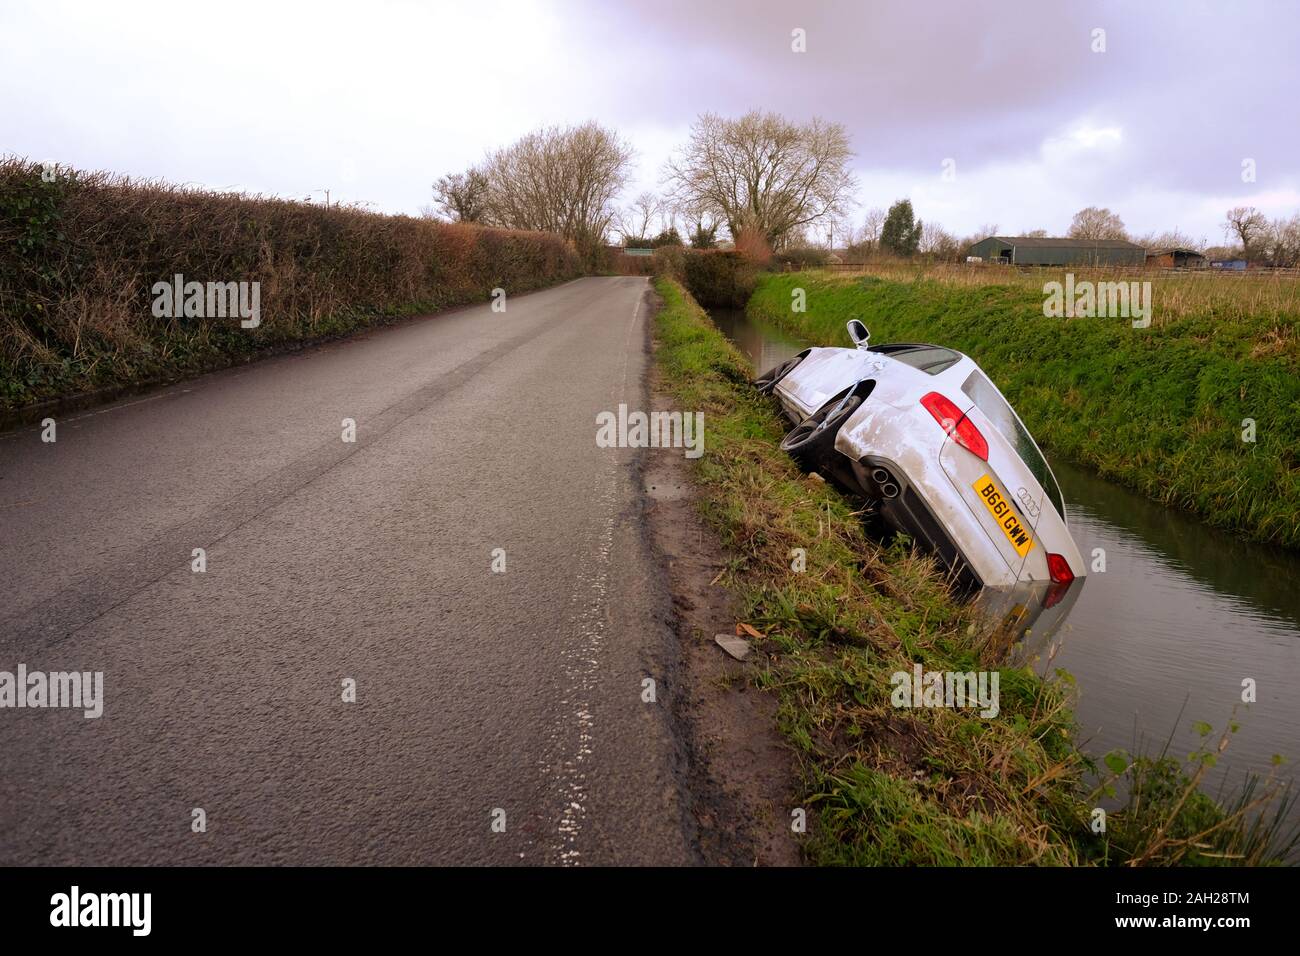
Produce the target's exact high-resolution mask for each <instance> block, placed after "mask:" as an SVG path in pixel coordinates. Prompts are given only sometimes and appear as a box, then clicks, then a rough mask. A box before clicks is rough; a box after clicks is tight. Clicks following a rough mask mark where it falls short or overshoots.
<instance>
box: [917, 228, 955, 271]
mask: <svg viewBox="0 0 1300 956" xmlns="http://www.w3.org/2000/svg"><path fill="white" fill-rule="evenodd" d="M917 250H918V251H919V252H921V254H922V255H925V256H927V257H929V258H930V259H934V260H938V261H943V262H952V261H954V260H955V259H956V258H957V253H958V252H959V245H958V242H957V239H956V237H955V236H953V234H952V233H950V232H948V230H946V229H944V228H943V226H941V225H939V224H938V223H936V222H927V223H924V224H922V226H921V240H920V244H919V245H918V246H917Z"/></svg>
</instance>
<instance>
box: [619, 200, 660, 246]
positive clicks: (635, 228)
mask: <svg viewBox="0 0 1300 956" xmlns="http://www.w3.org/2000/svg"><path fill="white" fill-rule="evenodd" d="M663 212H664V203H663V200H661V199H660V198H659V197H658V196H656V195H655V194H654V193H652V192H643V193H642V194H641V195H639V196H637V197H636V199H634V200H632V202H631V204H629V205H628V207H627V208H626V209H624V210H622V211H621V212H620V213H619V216H618V226H619V232H621V233H622V234H623V238H624V240H627V239H646V238H649V237H650V223H651V222H652V221H653V220H654V218H655V217H656V216H661V217H662V215H663Z"/></svg>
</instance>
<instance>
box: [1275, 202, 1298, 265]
mask: <svg viewBox="0 0 1300 956" xmlns="http://www.w3.org/2000/svg"><path fill="white" fill-rule="evenodd" d="M1267 244H1268V245H1267V254H1268V259H1269V261H1270V262H1272V263H1273V265H1275V266H1280V267H1282V268H1286V269H1293V268H1295V267H1296V266H1298V265H1300V213H1297V214H1296V215H1294V216H1292V217H1291V218H1290V219H1274V220H1273V223H1272V225H1270V226H1269V230H1268V239H1267Z"/></svg>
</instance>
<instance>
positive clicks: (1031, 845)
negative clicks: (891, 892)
mask: <svg viewBox="0 0 1300 956" xmlns="http://www.w3.org/2000/svg"><path fill="white" fill-rule="evenodd" d="M656 287H657V289H658V291H659V294H660V296H661V297H662V299H663V308H662V309H661V310H660V312H659V314H658V316H657V319H656V335H657V340H658V344H659V347H658V351H657V353H656V354H657V360H658V361H659V363H660V365H661V368H662V370H663V373H664V380H665V387H666V388H667V389H668V390H669V391H670V393H671V394H672V395H673V397H674V399H675V400H676V402H677V403H678V404H679V405H680V407H681V408H682V409H686V410H690V411H702V412H703V413H704V417H705V422H706V434H707V442H706V452H705V454H704V455H703V456H702V457H701V458H700V459H699V460H698V461H697V462H696V463H695V465H694V477H695V480H696V483H697V487H698V492H699V495H700V507H701V510H702V512H703V514H704V515H705V517H706V519H707V520H708V521H709V523H710V524H711V525H712V526H713V527H714V528H716V530H717V531H718V533H719V535H720V536H721V538H722V541H723V544H724V545H725V547H726V548H727V549H728V552H729V554H730V556H731V561H730V564H729V566H728V568H727V569H726V571H725V572H724V575H723V578H722V580H723V583H724V584H725V585H726V586H727V587H729V588H730V589H732V590H733V591H734V592H735V593H736V595H737V596H738V597H739V603H740V606H741V607H742V608H743V609H744V613H745V615H746V618H745V620H746V622H747V623H749V624H751V625H752V626H753V627H755V628H756V629H757V630H758V631H759V632H760V633H762V634H763V635H765V636H764V637H763V638H761V639H759V640H758V641H757V642H756V643H757V644H758V646H759V649H760V652H761V653H760V655H759V660H760V661H761V662H762V663H760V664H759V665H758V667H757V669H756V670H755V672H754V673H755V677H754V680H755V681H756V683H757V684H758V685H759V686H761V687H763V688H765V689H767V690H768V691H770V692H771V693H773V694H775V695H776V696H777V700H778V720H779V724H780V729H781V731H782V733H783V734H784V736H785V737H786V739H787V740H788V741H789V743H790V745H791V746H792V748H793V750H794V752H795V753H796V755H797V758H798V763H799V767H800V771H799V779H798V781H797V784H796V785H797V792H796V793H795V794H794V795H793V799H794V806H796V807H798V808H802V809H804V810H806V811H807V813H808V815H809V818H810V823H809V828H808V836H807V838H806V840H805V843H804V851H805V853H806V855H807V856H808V858H809V860H810V862H813V863H816V864H852V865H893V866H897V865H910V864H928V865H957V864H961V865H1013V864H1041V865H1091V864H1112V865H1115V864H1137V863H1142V864H1176V863H1194V864H1211V863H1243V862H1245V863H1260V862H1267V861H1270V860H1274V859H1278V858H1280V857H1282V856H1285V855H1286V854H1287V853H1288V852H1290V850H1291V848H1292V847H1294V845H1295V844H1294V839H1292V842H1291V843H1290V844H1289V845H1288V844H1287V843H1286V842H1285V840H1284V839H1283V838H1282V837H1281V836H1280V831H1281V828H1282V825H1281V824H1280V823H1275V824H1272V825H1263V824H1259V823H1258V822H1257V820H1258V817H1259V812H1260V810H1261V809H1262V807H1263V806H1264V805H1265V804H1266V803H1268V802H1270V801H1272V800H1274V799H1275V798H1276V797H1277V796H1278V790H1277V788H1276V787H1275V786H1272V785H1265V786H1260V785H1259V784H1258V783H1256V784H1254V785H1252V789H1251V790H1250V791H1249V792H1247V793H1244V794H1243V795H1242V799H1240V800H1236V801H1233V802H1232V803H1231V804H1229V805H1222V804H1219V803H1216V802H1214V801H1212V800H1210V799H1209V798H1208V797H1206V796H1205V795H1203V794H1201V793H1200V792H1199V791H1198V790H1197V789H1196V784H1197V782H1198V780H1199V777H1198V775H1197V770H1196V768H1197V767H1198V766H1203V765H1205V763H1206V761H1207V759H1208V758H1207V757H1206V756H1204V755H1202V756H1199V757H1197V759H1196V760H1195V761H1193V762H1192V765H1191V769H1190V771H1189V768H1188V765H1186V764H1184V763H1182V762H1180V761H1176V760H1173V759H1172V758H1169V757H1168V756H1167V755H1163V754H1162V755H1160V756H1158V757H1155V758H1139V759H1137V760H1133V759H1130V758H1128V757H1127V756H1126V755H1123V754H1111V755H1108V756H1107V758H1106V760H1105V762H1104V763H1102V764H1101V765H1094V764H1093V763H1092V761H1090V760H1089V759H1088V758H1087V757H1086V756H1085V755H1084V754H1083V753H1081V752H1080V751H1079V749H1078V748H1077V747H1076V746H1075V744H1074V741H1073V735H1074V732H1075V728H1074V723H1073V717H1072V714H1071V711H1070V708H1069V688H1070V681H1069V678H1068V675H1065V674H1062V673H1060V672H1056V673H1054V674H1053V677H1052V679H1050V680H1049V679H1044V678H1042V677H1040V676H1039V675H1038V674H1037V673H1036V672H1035V671H1034V670H1033V669H1031V668H1030V667H1028V666H1022V667H1010V666H1004V665H999V662H998V660H997V650H996V648H997V647H998V646H1000V643H1001V642H1000V641H999V639H998V638H999V636H998V635H997V634H996V633H995V632H991V631H990V630H989V629H988V628H986V627H985V626H984V625H982V624H981V623H979V622H977V621H976V620H974V619H973V618H972V617H971V616H970V615H969V613H968V611H967V610H966V608H965V607H963V606H962V605H961V604H959V603H957V602H956V601H955V600H954V599H953V597H952V596H951V594H950V593H949V591H948V589H947V587H946V586H945V584H944V580H943V576H942V574H941V573H940V571H939V569H938V568H937V567H936V566H935V565H934V563H933V562H932V561H931V560H930V559H929V558H926V557H923V556H921V555H918V554H917V553H916V552H914V551H913V550H912V549H911V548H910V547H909V546H908V545H907V543H906V542H905V541H902V540H897V541H895V542H893V543H892V544H888V545H885V544H882V543H880V542H877V541H875V540H873V539H872V538H870V537H868V536H867V534H866V533H865V531H864V529H863V525H862V522H861V521H860V520H859V517H858V515H856V514H855V512H854V511H853V505H852V503H851V502H850V501H848V500H847V499H845V498H844V497H843V496H841V495H840V494H839V493H837V492H836V491H835V490H834V489H832V488H831V487H829V486H827V485H826V484H824V483H822V482H820V481H818V480H816V479H814V478H810V477H807V476H804V475H802V474H801V473H800V472H799V471H798V470H797V469H796V468H795V467H794V465H793V464H792V463H791V462H790V461H789V459H788V458H787V457H786V456H785V455H784V454H783V453H782V452H781V451H780V449H779V447H778V442H779V440H780V437H781V434H782V432H783V430H784V427H783V424H782V422H781V419H780V418H779V416H778V414H777V411H776V408H775V406H774V405H773V404H772V403H771V401H770V400H769V399H767V398H764V397H763V396H760V395H758V394H757V393H756V392H755V391H754V389H753V388H752V387H751V386H750V384H749V379H750V377H751V370H750V369H749V368H748V365H747V363H746V362H745V360H744V359H743V357H742V356H741V355H740V354H739V353H737V352H736V351H735V349H734V348H732V347H731V345H730V344H729V343H727V342H726V340H725V339H724V338H723V337H722V335H721V333H719V332H718V331H717V330H716V329H715V328H714V326H713V325H712V323H711V322H710V321H709V319H708V317H707V316H706V315H705V314H704V312H703V311H702V310H701V309H700V307H699V306H698V305H697V304H696V303H695V302H694V301H693V300H692V299H691V298H690V296H689V295H688V294H687V293H686V292H685V290H684V289H683V288H682V287H681V286H680V285H679V284H677V283H676V282H674V281H672V280H671V279H666V278H661V279H659V280H657V282H656ZM795 549H803V552H804V555H805V561H806V569H805V570H804V571H802V572H795V571H793V570H792V563H793V562H794V561H795V559H796V551H795ZM914 663H920V664H921V665H922V666H923V667H924V669H925V670H926V671H927V672H931V671H955V672H971V671H981V670H996V671H997V673H998V675H999V681H1000V700H999V705H1000V707H999V712H998V714H997V716H995V717H989V718H983V717H980V716H979V714H978V712H977V711H975V710H969V709H951V708H922V709H902V708H896V707H895V706H893V704H892V702H891V699H890V698H891V692H892V690H893V686H892V684H891V677H892V675H893V674H894V673H896V672H899V671H904V672H905V671H910V670H911V669H912V667H913V664H914ZM1047 667H1048V668H1050V662H1048V664H1047ZM1216 746H1217V744H1216ZM1208 753H1209V748H1207V754H1208ZM1117 789H1122V790H1126V791H1127V792H1128V794H1129V796H1128V797H1127V799H1126V800H1125V802H1124V803H1123V804H1122V805H1121V806H1118V807H1117V808H1116V809H1114V810H1112V811H1111V812H1110V813H1108V814H1107V816H1106V828H1105V831H1104V832H1097V830H1096V820H1097V817H1096V815H1095V813H1094V811H1095V809H1096V808H1097V806H1098V805H1099V803H1100V802H1101V801H1104V800H1111V801H1112V802H1113V801H1114V800H1115V797H1114V794H1115V792H1116V790H1117Z"/></svg>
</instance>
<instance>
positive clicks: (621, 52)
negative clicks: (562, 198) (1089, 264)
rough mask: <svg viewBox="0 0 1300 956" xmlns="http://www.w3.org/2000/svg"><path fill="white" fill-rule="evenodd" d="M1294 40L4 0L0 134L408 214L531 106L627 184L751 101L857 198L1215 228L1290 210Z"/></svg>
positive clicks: (1144, 31) (1115, 8) (1128, 31)
mask: <svg viewBox="0 0 1300 956" xmlns="http://www.w3.org/2000/svg"><path fill="white" fill-rule="evenodd" d="M796 29H800V30H803V31H805V36H806V52H803V53H797V52H794V51H793V50H792V49H791V46H792V31H794V30H796ZM1097 30H1104V31H1105V35H1104V44H1105V52H1094V49H1093V48H1094V47H1095V46H1097V45H1098V39H1097V36H1096V34H1095V31H1097ZM1298 64H1300V5H1297V4H1296V3H1268V2H1240V0H1235V2H1231V3H1229V2H1195V0H1178V2H1169V3H1164V2H1143V3H1141V4H1135V3H1131V2H1130V3H1095V2H1070V3H1065V2H1062V3H1054V2H1051V3H1032V4H1027V3H1016V4H975V3H970V2H947V0H945V2H931V3H926V2H918V0H909V2H898V3H895V2H889V3H885V2H863V3H847V2H842V3H812V2H798V3H778V2H771V0H748V2H725V3H724V2H716V0H689V2H688V0H645V2H641V3H622V2H617V0H593V2H580V0H573V2H559V3H517V2H496V0H476V2H467V3H437V2H417V0H364V2H361V0H357V2H354V3H335V2H330V0H315V2H311V3H303V4H291V3H280V2H276V0H260V2H256V3H252V2H243V0H222V2H219V3H218V2H213V3H206V2H204V3H199V2H194V3H190V2H184V0H166V2H164V0H158V2H130V0H125V2H121V3H116V2H114V3H109V2H103V0H90V2H71V0H32V2H26V0H3V2H0V151H3V152H7V153H16V154H18V155H20V156H26V157H28V158H30V159H33V160H37V161H49V160H53V161H58V162H62V163H67V164H71V165H73V166H76V167H80V168H92V169H108V170H113V171H116V172H122V173H129V174H131V175H133V176H139V177H158V178H163V179H167V180H170V181H173V182H178V183H193V184H197V185H202V186H206V187H211V188H216V189H238V190H243V191H246V192H255V193H267V194H274V195H280V196H287V197H296V198H302V197H304V196H306V195H308V194H314V196H315V198H316V199H318V200H319V199H321V198H323V192H321V190H323V189H324V188H329V189H330V190H331V199H334V200H342V201H344V202H348V201H365V202H369V203H372V204H373V208H375V209H378V210H382V211H387V212H408V213H415V212H417V211H418V210H419V208H420V207H421V206H422V205H425V204H427V203H428V202H429V201H430V184H431V183H432V182H433V180H434V179H435V178H437V177H438V176H439V175H441V174H443V173H446V172H451V171H454V170H457V169H461V168H463V167H465V166H466V165H468V164H470V163H472V162H475V161H477V160H478V159H480V158H481V157H482V155H483V154H484V152H485V151H487V150H489V149H492V148H494V147H497V146H501V145H505V144H507V143H509V142H510V141H512V140H514V139H516V138H517V137H519V136H520V135H522V134H523V133H525V132H527V131H528V130H529V129H531V128H534V127H536V126H539V125H546V124H554V123H558V124H569V123H578V122H582V121H585V120H587V119H595V120H597V121H598V122H600V123H602V124H604V125H606V126H610V127H613V128H616V129H617V130H619V131H620V132H621V133H622V134H623V136H624V137H625V138H626V139H627V140H628V141H629V142H631V144H632V145H633V146H634V147H635V149H636V150H637V153H638V164H637V173H636V182H635V184H634V185H633V187H631V189H630V190H629V193H634V192H636V191H639V190H640V189H642V188H652V189H654V188H657V186H658V179H659V175H660V170H661V167H662V164H663V162H664V160H665V159H666V157H667V156H668V155H669V153H670V151H671V150H672V149H673V148H675V147H676V146H677V145H678V144H680V143H681V142H683V141H684V140H685V138H686V136H687V132H688V130H689V127H690V124H691V121H692V120H693V119H694V118H695V117H696V115H697V114H699V113H701V112H703V111H706V110H707V111H713V112H717V113H721V114H723V115H727V116H738V115H740V114H742V113H744V112H746V111H747V110H750V109H764V110H774V111H777V112H780V113H782V114H784V115H786V116H787V117H789V118H791V119H797V120H805V119H808V118H809V117H812V116H814V115H815V116H821V117H823V118H825V119H828V120H832V121H836V122H839V123H842V124H844V126H845V127H846V128H847V130H848V131H849V133H850V135H851V138H852V143H853V147H854V150H855V152H856V154H857V155H856V160H855V168H856V171H857V174H858V177H859V179H860V182H861V188H860V190H859V196H858V198H859V201H860V203H861V206H860V207H859V208H858V209H857V210H856V211H855V213H854V217H853V218H854V219H855V220H860V219H861V216H862V214H863V213H864V212H865V211H866V209H867V208H870V207H872V206H886V205H888V204H889V203H890V202H891V201H893V200H894V199H897V198H901V197H904V196H907V197H910V198H911V199H912V202H913V204H914V205H915V207H916V209H917V213H918V215H919V216H920V217H921V218H922V219H926V220H931V219H933V220H938V221H939V222H941V223H942V224H943V225H944V226H945V227H946V228H948V229H949V231H951V232H954V233H956V234H958V235H967V234H969V233H972V232H974V231H975V230H976V229H977V228H978V227H979V226H980V225H981V224H985V223H996V224H997V225H998V226H999V227H1000V229H999V231H1000V232H1001V233H1003V234H1016V233H1020V232H1025V231H1028V230H1031V229H1037V228H1041V229H1047V230H1048V231H1049V233H1051V234H1053V235H1055V234H1063V233H1064V231H1065V229H1066V228H1067V227H1068V225H1069V222H1070V218H1071V216H1072V214H1073V213H1074V212H1075V211H1077V210H1078V209H1080V208H1081V207H1083V206H1087V205H1100V206H1108V207H1110V208H1111V209H1113V210H1114V211H1116V212H1118V213H1119V214H1120V216H1121V217H1122V218H1123V219H1124V222H1125V223H1126V224H1127V226H1128V227H1129V230H1130V232H1132V233H1135V234H1141V233H1145V232H1147V231H1151V230H1163V229H1167V228H1179V229H1181V230H1182V231H1184V232H1187V233H1189V234H1191V235H1192V236H1193V237H1194V238H1199V237H1204V238H1206V239H1208V240H1209V241H1210V242H1212V243H1217V242H1220V241H1221V240H1222V235H1223V234H1222V228H1221V223H1222V221H1223V214H1224V211H1225V210H1226V209H1227V208H1228V207H1230V206H1234V205H1241V204H1248V205H1256V206H1258V207H1260V208H1261V209H1263V210H1264V211H1265V212H1266V213H1268V214H1269V215H1270V216H1282V215H1286V216H1290V215H1291V214H1293V213H1295V212H1297V211H1300V150H1298V149H1297V146H1300V106H1297V102H1298V98H1297V92H1298V91H1300V82H1298V80H1300V65H1298ZM945 160H951V161H952V163H951V164H950V165H949V167H948V168H950V169H952V170H954V171H955V176H954V177H952V178H951V179H950V180H948V179H945V178H944V176H943V172H944V168H945V165H944V163H945ZM1246 160H1251V161H1253V166H1254V170H1255V181H1254V182H1244V181H1243V161H1246ZM629 198H630V197H629Z"/></svg>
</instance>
